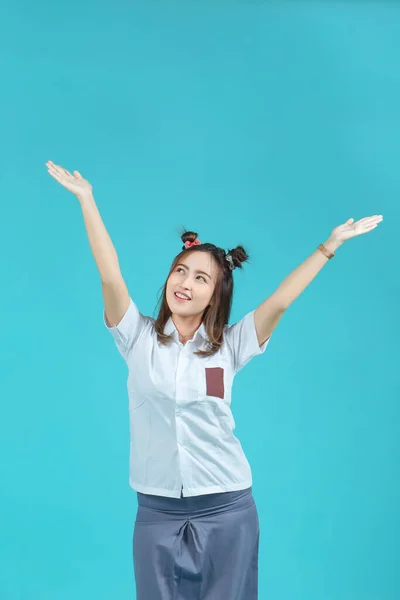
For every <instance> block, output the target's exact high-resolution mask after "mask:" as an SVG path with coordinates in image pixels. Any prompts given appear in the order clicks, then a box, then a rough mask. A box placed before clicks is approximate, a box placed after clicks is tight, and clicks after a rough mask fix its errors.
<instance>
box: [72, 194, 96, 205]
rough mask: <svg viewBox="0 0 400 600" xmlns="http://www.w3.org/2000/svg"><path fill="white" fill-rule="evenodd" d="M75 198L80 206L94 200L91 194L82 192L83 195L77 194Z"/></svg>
mask: <svg viewBox="0 0 400 600" xmlns="http://www.w3.org/2000/svg"><path fill="white" fill-rule="evenodd" d="M76 197H77V198H78V201H79V203H80V204H81V205H83V204H87V203H89V202H92V201H93V200H94V198H93V194H92V192H84V193H83V194H77V195H76Z"/></svg>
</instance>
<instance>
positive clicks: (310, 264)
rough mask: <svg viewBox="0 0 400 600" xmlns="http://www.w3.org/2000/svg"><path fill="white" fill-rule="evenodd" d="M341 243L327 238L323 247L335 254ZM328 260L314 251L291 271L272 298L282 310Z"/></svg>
mask: <svg viewBox="0 0 400 600" xmlns="http://www.w3.org/2000/svg"><path fill="white" fill-rule="evenodd" d="M342 243H343V242H338V241H336V240H333V239H331V238H329V239H328V240H327V241H326V242H325V243H324V246H325V248H326V249H327V250H329V251H330V252H335V251H336V250H337V249H338V248H339V246H341V245H342ZM328 260H329V259H328V258H327V257H326V256H325V255H324V254H323V253H322V252H321V251H320V250H316V251H315V252H314V253H313V254H311V256H309V257H308V258H307V259H306V260H305V261H304V262H303V263H301V265H299V266H298V267H297V268H296V269H295V270H294V271H292V272H291V273H290V274H289V275H288V276H287V277H286V278H285V279H284V280H283V281H282V283H281V284H280V286H279V287H278V288H277V289H276V291H275V292H274V294H273V296H274V298H275V299H276V300H277V302H278V303H279V304H281V305H282V307H283V308H285V309H286V308H288V306H290V304H292V302H293V301H294V300H296V298H298V297H299V296H300V294H301V293H302V292H303V290H305V289H306V287H307V286H308V285H309V284H310V283H311V282H312V280H313V279H314V278H315V277H316V275H318V273H319V272H320V270H321V269H322V267H324V266H325V265H326V263H327V262H328Z"/></svg>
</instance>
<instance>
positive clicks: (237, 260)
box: [227, 246, 249, 269]
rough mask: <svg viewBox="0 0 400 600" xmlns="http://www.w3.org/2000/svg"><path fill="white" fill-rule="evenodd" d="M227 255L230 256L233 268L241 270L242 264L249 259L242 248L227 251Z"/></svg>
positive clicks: (237, 247)
mask: <svg viewBox="0 0 400 600" xmlns="http://www.w3.org/2000/svg"><path fill="white" fill-rule="evenodd" d="M227 254H230V255H231V256H232V261H233V264H234V265H235V267H239V269H241V268H242V263H244V262H246V261H247V260H248V259H249V255H248V254H247V252H246V250H245V249H244V248H243V246H236V248H233V250H228V252H227Z"/></svg>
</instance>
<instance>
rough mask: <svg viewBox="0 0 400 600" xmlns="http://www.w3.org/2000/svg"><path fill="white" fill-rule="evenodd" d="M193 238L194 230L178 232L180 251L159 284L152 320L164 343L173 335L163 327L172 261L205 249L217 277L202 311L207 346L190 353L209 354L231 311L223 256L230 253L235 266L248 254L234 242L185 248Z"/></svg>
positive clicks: (167, 311) (229, 275) (216, 345)
mask: <svg viewBox="0 0 400 600" xmlns="http://www.w3.org/2000/svg"><path fill="white" fill-rule="evenodd" d="M196 238H197V233H196V232H194V231H184V233H182V235H181V240H182V242H183V244H184V245H183V246H182V252H180V253H179V254H178V255H177V256H176V257H175V258H174V260H173V262H172V265H171V268H170V271H169V273H168V277H167V279H166V280H165V283H164V285H163V286H162V288H161V291H162V295H161V297H160V299H159V300H158V302H157V305H158V304H159V303H160V302H161V306H160V309H159V312H158V316H157V319H156V320H155V324H154V327H155V331H156V333H157V339H158V341H159V342H160V343H161V344H162V345H164V346H166V345H167V344H169V343H170V342H171V341H172V339H173V337H172V335H165V334H164V327H165V325H166V323H167V321H168V319H169V317H170V316H171V314H172V313H171V310H170V308H169V306H168V304H167V300H166V289H167V281H168V278H169V276H170V275H171V273H172V272H173V271H174V269H175V267H176V265H177V264H178V263H181V262H182V261H183V259H184V257H185V256H186V255H188V254H189V253H190V252H209V253H210V254H212V256H213V257H214V259H215V261H216V263H217V265H218V274H217V281H216V284H215V289H214V293H213V296H212V298H211V305H210V306H207V308H206V309H205V311H204V313H203V319H202V322H203V323H204V327H205V329H206V332H207V335H208V338H209V340H210V341H209V346H210V347H209V349H208V350H197V351H196V352H194V354H198V355H199V356H212V355H213V354H215V353H216V352H218V350H219V348H220V347H221V345H222V342H223V333H224V326H225V325H226V324H227V323H228V321H229V315H230V313H231V307H232V298H233V276H232V273H233V271H232V270H231V269H230V266H229V262H228V260H227V259H226V256H227V255H228V254H230V256H231V257H232V261H233V264H234V266H235V267H239V268H240V269H241V268H242V263H243V262H245V261H248V259H249V255H248V254H247V252H246V250H245V249H244V248H243V246H236V248H233V249H232V250H228V252H225V250H224V249H223V248H219V247H217V246H215V245H214V244H208V243H205V244H200V245H197V246H192V247H190V248H185V242H194V241H195V239H196Z"/></svg>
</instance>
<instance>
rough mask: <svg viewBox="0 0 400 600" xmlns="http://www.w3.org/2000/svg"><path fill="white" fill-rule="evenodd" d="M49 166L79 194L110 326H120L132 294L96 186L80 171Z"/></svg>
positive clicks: (65, 184) (55, 177)
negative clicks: (102, 211) (104, 216)
mask: <svg viewBox="0 0 400 600" xmlns="http://www.w3.org/2000/svg"><path fill="white" fill-rule="evenodd" d="M46 166H47V169H48V172H49V173H50V175H51V176H52V177H53V178H54V179H56V180H57V181H58V182H59V183H61V185H63V186H64V187H65V188H66V189H67V190H68V191H70V192H72V193H73V194H75V196H76V197H77V199H78V201H79V203H80V206H81V209H82V215H83V219H84V223H85V227H86V232H87V235H88V239H89V244H90V248H91V250H92V253H93V257H94V260H95V262H96V265H97V268H98V270H99V273H100V278H101V283H102V293H103V299H104V309H105V313H106V317H107V321H108V322H109V325H110V326H112V325H118V323H119V322H120V321H121V319H122V317H123V316H124V314H125V313H126V311H127V310H128V307H129V303H130V297H129V292H128V289H127V287H126V284H125V281H124V279H123V277H122V274H121V270H120V267H119V261H118V255H117V252H116V250H115V248H114V245H113V243H112V241H111V238H110V236H109V234H108V232H107V229H106V228H105V226H104V223H103V220H102V218H101V215H100V212H99V210H98V208H97V206H96V202H95V200H94V197H93V193H92V186H91V184H90V183H89V182H88V181H87V180H86V179H84V178H83V177H82V175H81V174H80V173H79V172H78V171H74V174H73V175H72V174H71V173H69V172H68V171H67V170H66V169H63V168H62V167H60V166H59V165H55V164H54V163H53V162H51V161H48V162H47V163H46Z"/></svg>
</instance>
